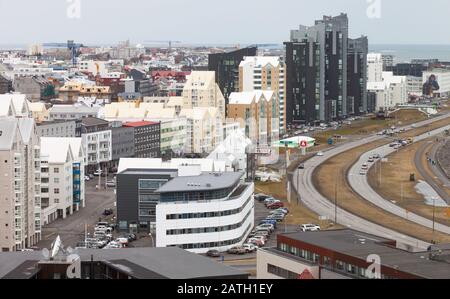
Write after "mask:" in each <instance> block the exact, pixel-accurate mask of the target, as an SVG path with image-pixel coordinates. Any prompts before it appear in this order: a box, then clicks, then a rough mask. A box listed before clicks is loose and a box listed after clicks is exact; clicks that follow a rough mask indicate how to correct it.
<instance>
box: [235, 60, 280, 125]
mask: <svg viewBox="0 0 450 299" xmlns="http://www.w3.org/2000/svg"><path fill="white" fill-rule="evenodd" d="M285 73H286V67H285V64H284V61H283V60H282V59H281V57H277V56H254V57H244V60H243V61H242V62H241V64H240V65H239V91H240V92H243V91H245V92H250V91H255V90H264V91H265V90H268V91H274V92H276V93H277V94H278V100H279V109H278V110H279V112H280V124H279V128H280V131H281V132H284V131H285V130H286V122H285V118H284V115H285V114H286V110H285V109H286V106H285V102H284V100H285V94H286V77H285ZM227 111H228V110H227ZM227 116H229V115H227Z"/></svg>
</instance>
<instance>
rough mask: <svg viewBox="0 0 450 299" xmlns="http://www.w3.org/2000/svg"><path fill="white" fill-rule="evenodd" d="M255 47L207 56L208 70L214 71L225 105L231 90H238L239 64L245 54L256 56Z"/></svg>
mask: <svg viewBox="0 0 450 299" xmlns="http://www.w3.org/2000/svg"><path fill="white" fill-rule="evenodd" d="M257 50H258V49H257V48H256V47H248V48H243V49H237V50H233V51H230V52H227V53H215V54H209V56H208V70H209V71H213V72H215V77H214V78H215V82H216V83H217V84H218V86H219V89H220V91H221V93H222V94H223V96H224V97H225V105H226V104H228V97H229V96H230V94H231V93H232V92H238V91H239V65H240V63H241V61H242V60H243V59H244V57H245V56H256V52H257Z"/></svg>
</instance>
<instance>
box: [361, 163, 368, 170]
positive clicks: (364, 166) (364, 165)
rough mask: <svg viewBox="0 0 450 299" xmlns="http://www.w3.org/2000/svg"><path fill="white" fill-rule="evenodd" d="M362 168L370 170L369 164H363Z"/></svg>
mask: <svg viewBox="0 0 450 299" xmlns="http://www.w3.org/2000/svg"><path fill="white" fill-rule="evenodd" d="M361 169H362V170H369V164H367V163H364V164H363V165H361Z"/></svg>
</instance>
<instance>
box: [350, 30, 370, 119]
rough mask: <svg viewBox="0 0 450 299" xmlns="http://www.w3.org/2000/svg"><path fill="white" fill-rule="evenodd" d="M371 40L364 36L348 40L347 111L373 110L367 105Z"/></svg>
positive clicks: (351, 112)
mask: <svg viewBox="0 0 450 299" xmlns="http://www.w3.org/2000/svg"><path fill="white" fill-rule="evenodd" d="M368 52H369V40H368V39H367V37H365V36H362V37H360V38H357V39H349V40H348V51H347V113H348V114H349V115H360V114H364V113H367V112H372V109H370V107H368V105H367V54H368Z"/></svg>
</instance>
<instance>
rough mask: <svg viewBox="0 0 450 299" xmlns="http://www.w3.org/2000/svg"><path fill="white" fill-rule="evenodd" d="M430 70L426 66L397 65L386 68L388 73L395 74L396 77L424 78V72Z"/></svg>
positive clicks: (414, 64)
mask: <svg viewBox="0 0 450 299" xmlns="http://www.w3.org/2000/svg"><path fill="white" fill-rule="evenodd" d="M427 69H428V66H427V65H426V64H420V63H397V64H396V65H393V66H388V67H386V71H388V72H392V73H394V76H413V77H420V78H422V76H423V72H424V71H426V70H427Z"/></svg>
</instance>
